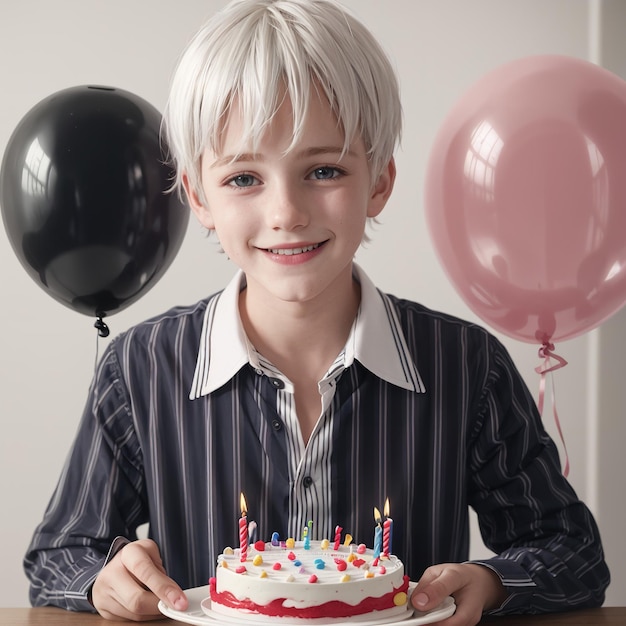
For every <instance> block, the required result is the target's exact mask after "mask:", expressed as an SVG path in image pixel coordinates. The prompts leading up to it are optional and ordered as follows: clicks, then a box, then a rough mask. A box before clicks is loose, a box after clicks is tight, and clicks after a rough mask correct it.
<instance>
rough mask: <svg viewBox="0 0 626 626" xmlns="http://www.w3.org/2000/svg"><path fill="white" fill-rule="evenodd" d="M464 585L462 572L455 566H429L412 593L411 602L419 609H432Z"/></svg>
mask: <svg viewBox="0 0 626 626" xmlns="http://www.w3.org/2000/svg"><path fill="white" fill-rule="evenodd" d="M463 585H464V579H463V576H462V575H461V573H460V572H459V571H458V570H457V568H454V567H444V566H434V567H429V568H428V569H427V570H426V571H425V572H424V574H423V575H422V577H421V578H420V580H419V582H418V583H417V586H416V587H415V589H414V590H413V593H412V594H411V604H412V605H413V607H414V608H416V609H417V610H418V611H430V610H431V609H434V608H435V607H437V606H439V605H440V604H441V603H442V602H443V601H444V600H445V599H446V598H447V597H448V596H451V595H453V594H454V593H455V592H456V591H457V590H459V589H461V588H462V587H463Z"/></svg>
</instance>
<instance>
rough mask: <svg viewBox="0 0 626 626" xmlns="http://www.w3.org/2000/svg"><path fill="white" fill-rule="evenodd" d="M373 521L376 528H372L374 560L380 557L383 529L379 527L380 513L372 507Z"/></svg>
mask: <svg viewBox="0 0 626 626" xmlns="http://www.w3.org/2000/svg"><path fill="white" fill-rule="evenodd" d="M374 520H375V521H376V528H374V558H376V557H379V556H380V551H381V549H382V545H383V529H382V527H381V525H380V523H381V521H382V520H381V517H380V511H379V510H378V509H377V508H376V507H374Z"/></svg>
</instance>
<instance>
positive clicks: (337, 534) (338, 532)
mask: <svg viewBox="0 0 626 626" xmlns="http://www.w3.org/2000/svg"><path fill="white" fill-rule="evenodd" d="M342 530H343V528H341V526H335V544H334V545H333V549H334V550H339V544H340V543H341V531H342Z"/></svg>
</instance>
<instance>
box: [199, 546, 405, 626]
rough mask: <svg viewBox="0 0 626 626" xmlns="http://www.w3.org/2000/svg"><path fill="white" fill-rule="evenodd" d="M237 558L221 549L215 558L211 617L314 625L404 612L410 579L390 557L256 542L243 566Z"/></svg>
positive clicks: (363, 549) (235, 552)
mask: <svg viewBox="0 0 626 626" xmlns="http://www.w3.org/2000/svg"><path fill="white" fill-rule="evenodd" d="M241 552H242V551H241V550H240V549H236V550H232V549H226V550H224V552H223V553H222V554H221V555H220V556H219V557H218V559H217V569H216V573H215V576H214V577H212V578H211V579H210V581H209V589H210V609H211V611H213V612H215V613H219V614H222V615H230V616H234V617H237V618H239V619H241V620H242V621H244V620H245V621H247V620H252V621H255V620H256V621H268V620H269V619H274V618H282V621H283V622H284V621H290V622H291V623H294V622H295V623H306V622H312V623H316V622H317V623H319V622H321V621H328V620H331V619H332V620H333V621H341V620H346V621H347V620H350V619H353V618H355V617H356V616H360V617H361V619H363V620H365V619H367V620H370V619H374V618H375V619H379V618H385V619H386V618H389V617H393V616H394V615H401V614H403V613H406V611H407V606H406V605H407V594H408V586H409V579H408V576H406V575H405V574H404V566H403V564H402V561H401V560H400V559H398V558H397V557H396V556H394V555H386V554H383V555H378V553H375V552H374V551H373V550H371V549H369V548H367V547H365V545H363V544H359V545H354V544H352V545H337V544H334V545H333V544H330V542H329V541H328V540H323V541H306V540H303V541H293V540H287V541H286V542H280V543H279V542H275V541H273V542H271V543H264V542H259V541H257V542H256V543H254V544H253V545H250V546H249V547H248V548H247V549H246V551H245V553H244V555H243V559H242V553H241ZM301 620H302V621H301ZM357 621H359V620H357Z"/></svg>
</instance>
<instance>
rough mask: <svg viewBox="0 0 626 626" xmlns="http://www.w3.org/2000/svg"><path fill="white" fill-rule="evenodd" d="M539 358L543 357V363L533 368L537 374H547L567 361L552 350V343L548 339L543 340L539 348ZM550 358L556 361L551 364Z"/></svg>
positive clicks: (563, 365) (564, 364)
mask: <svg viewBox="0 0 626 626" xmlns="http://www.w3.org/2000/svg"><path fill="white" fill-rule="evenodd" d="M539 358H540V359H543V365H539V366H537V367H536V368H535V371H536V372H537V374H547V373H548V372H553V371H554V370H558V369H560V368H562V367H565V366H566V365H567V361H566V360H565V359H564V358H563V357H562V356H559V355H558V354H556V353H555V352H554V344H553V343H551V342H549V341H544V342H543V344H542V345H541V347H540V348H539ZM551 359H554V360H555V361H556V363H555V364H552V362H551Z"/></svg>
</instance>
